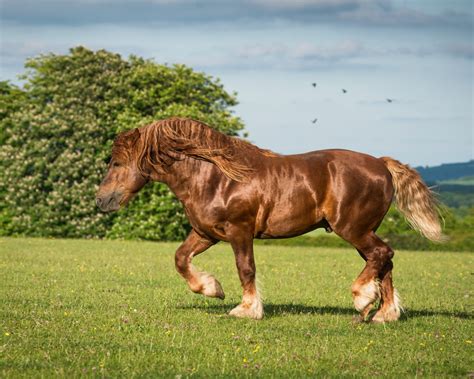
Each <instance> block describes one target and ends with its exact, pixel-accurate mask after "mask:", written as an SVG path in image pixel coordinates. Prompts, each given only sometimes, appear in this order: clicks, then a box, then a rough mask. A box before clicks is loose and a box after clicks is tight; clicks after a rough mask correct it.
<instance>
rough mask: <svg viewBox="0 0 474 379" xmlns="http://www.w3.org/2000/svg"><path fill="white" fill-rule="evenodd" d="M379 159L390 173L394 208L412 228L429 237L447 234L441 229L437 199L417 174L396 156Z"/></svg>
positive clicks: (437, 237) (437, 238)
mask: <svg viewBox="0 0 474 379" xmlns="http://www.w3.org/2000/svg"><path fill="white" fill-rule="evenodd" d="M380 159H382V160H383V161H384V163H385V166H386V167H387V169H388V171H390V174H392V182H393V186H394V188H395V201H396V205H397V208H398V209H399V210H400V212H402V213H403V215H404V216H405V218H406V219H407V221H408V222H409V223H410V225H411V226H412V227H413V229H415V230H418V231H419V232H420V233H421V234H422V235H424V236H425V237H426V238H428V239H430V240H431V241H435V242H443V241H445V240H446V237H445V236H444V235H443V234H442V232H441V223H440V215H439V203H438V201H437V200H436V198H435V197H434V195H433V193H432V192H431V191H430V189H429V188H428V187H427V186H426V184H425V183H424V182H423V180H422V179H421V176H420V174H419V173H418V172H416V171H415V170H414V169H412V168H410V167H409V166H408V165H404V164H402V163H400V162H399V161H396V160H395V159H392V158H389V157H382V158H380Z"/></svg>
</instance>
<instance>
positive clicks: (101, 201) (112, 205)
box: [96, 193, 122, 213]
mask: <svg viewBox="0 0 474 379" xmlns="http://www.w3.org/2000/svg"><path fill="white" fill-rule="evenodd" d="M121 198H122V195H119V194H117V193H112V194H111V195H109V196H103V197H102V196H98V197H97V198H96V204H97V206H98V207H99V208H100V210H101V211H102V212H106V213H110V212H114V211H118V210H119V209H120V206H121V203H122V199H121Z"/></svg>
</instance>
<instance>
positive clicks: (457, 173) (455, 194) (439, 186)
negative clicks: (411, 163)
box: [416, 160, 474, 208]
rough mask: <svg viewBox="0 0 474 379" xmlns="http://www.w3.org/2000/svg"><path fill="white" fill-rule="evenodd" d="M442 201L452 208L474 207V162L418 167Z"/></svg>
mask: <svg viewBox="0 0 474 379" xmlns="http://www.w3.org/2000/svg"><path fill="white" fill-rule="evenodd" d="M416 170H417V171H418V172H419V173H420V174H421V176H422V178H423V180H424V181H425V182H426V184H428V185H429V186H430V187H431V188H432V189H433V191H434V192H436V193H438V194H439V198H440V200H441V201H442V202H443V203H444V204H446V205H447V206H449V207H451V208H466V207H467V208H469V207H474V160H471V161H469V162H464V163H446V164H442V165H440V166H433V167H416Z"/></svg>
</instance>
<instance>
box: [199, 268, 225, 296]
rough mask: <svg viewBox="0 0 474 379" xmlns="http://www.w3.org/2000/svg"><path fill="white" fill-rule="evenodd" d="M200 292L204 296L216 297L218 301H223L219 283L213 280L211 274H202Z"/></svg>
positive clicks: (222, 292) (222, 291)
mask: <svg viewBox="0 0 474 379" xmlns="http://www.w3.org/2000/svg"><path fill="white" fill-rule="evenodd" d="M200 280H201V285H202V287H201V290H200V291H199V292H200V293H201V294H203V295H204V296H208V297H217V298H218V299H221V300H224V298H225V294H224V290H223V289H222V286H221V284H220V283H219V281H218V280H217V279H216V278H214V276H212V275H211V274H204V275H202V276H201V277H200Z"/></svg>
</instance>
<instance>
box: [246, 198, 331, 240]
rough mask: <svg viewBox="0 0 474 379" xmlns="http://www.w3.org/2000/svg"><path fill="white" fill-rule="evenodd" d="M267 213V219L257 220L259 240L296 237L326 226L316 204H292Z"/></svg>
mask: <svg viewBox="0 0 474 379" xmlns="http://www.w3.org/2000/svg"><path fill="white" fill-rule="evenodd" d="M267 212H268V213H267V215H266V217H265V218H262V219H261V220H257V226H258V227H257V231H256V233H255V234H256V237H257V238H287V237H294V236H298V235H301V234H304V233H307V232H309V231H311V230H314V229H316V228H318V227H322V226H324V225H323V217H322V215H321V212H319V211H318V209H316V206H315V204H308V203H306V204H298V203H297V204H291V203H290V204H285V206H277V207H275V208H273V209H271V210H270V211H267ZM262 213H264V212H262ZM258 221H260V222H258Z"/></svg>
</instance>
